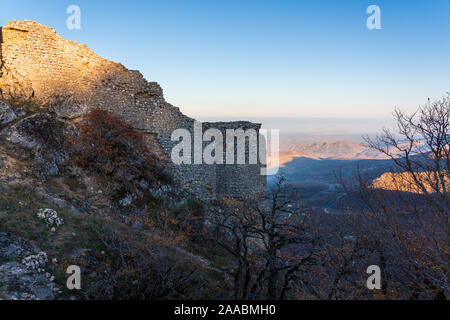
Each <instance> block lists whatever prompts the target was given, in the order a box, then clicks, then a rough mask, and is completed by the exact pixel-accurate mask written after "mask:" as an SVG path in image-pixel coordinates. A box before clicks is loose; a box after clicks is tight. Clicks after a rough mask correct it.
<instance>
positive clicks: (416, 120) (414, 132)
mask: <svg viewBox="0 0 450 320" xmlns="http://www.w3.org/2000/svg"><path fill="white" fill-rule="evenodd" d="M394 116H395V119H396V122H397V129H398V132H397V133H393V132H391V131H390V130H387V129H384V130H383V133H382V134H381V135H379V136H377V137H376V138H375V139H370V138H368V137H366V142H367V144H368V146H370V147H371V148H373V149H375V150H378V151H380V152H382V153H383V154H385V155H386V156H388V157H389V158H390V159H391V160H392V161H393V163H394V168H393V171H392V172H391V174H390V175H388V176H387V181H384V183H385V184H386V186H385V187H383V186H382V185H380V183H378V184H377V185H375V186H374V185H373V184H372V183H370V182H368V181H367V180H366V179H365V178H363V177H361V176H360V177H359V180H360V187H361V195H362V196H363V200H364V202H365V203H366V204H367V210H366V212H364V215H363V216H361V220H362V221H365V222H364V223H366V224H368V225H371V226H372V227H373V231H371V233H370V236H371V237H372V240H373V241H378V243H379V244H380V243H382V244H383V245H382V250H380V254H383V255H384V257H385V259H389V262H390V263H391V265H395V266H396V267H395V268H392V270H390V272H391V273H390V275H389V276H390V279H391V280H392V281H393V282H394V281H395V282H396V283H397V284H398V285H400V287H399V288H398V290H399V291H402V290H403V292H399V291H398V294H400V295H403V294H406V295H407V298H419V297H422V298H443V297H445V295H447V296H448V294H449V286H448V281H449V276H448V265H449V256H448V253H449V252H450V247H449V242H448V234H449V231H450V228H449V220H448V219H449V213H450V199H449V193H448V188H449V182H450V166H449V165H450V159H449V151H450V143H449V139H450V134H449V132H448V130H449V118H450V96H448V97H444V98H443V99H441V100H439V101H436V102H430V101H429V102H428V103H427V104H425V105H424V106H422V107H421V108H419V110H418V111H417V112H415V113H413V114H412V115H407V114H406V113H404V112H402V111H400V110H396V111H395V113H394ZM375 187H377V188H381V189H385V190H380V189H376V188H375ZM405 191H406V192H405ZM403 297H404V296H403Z"/></svg>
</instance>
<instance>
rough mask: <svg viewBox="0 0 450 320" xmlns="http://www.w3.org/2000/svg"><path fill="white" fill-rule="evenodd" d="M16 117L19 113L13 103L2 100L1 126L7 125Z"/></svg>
mask: <svg viewBox="0 0 450 320" xmlns="http://www.w3.org/2000/svg"><path fill="white" fill-rule="evenodd" d="M16 119H17V115H16V113H15V112H14V110H13V108H12V107H11V105H9V104H8V103H5V102H2V101H0V126H3V125H6V124H8V123H10V122H12V121H14V120H16Z"/></svg>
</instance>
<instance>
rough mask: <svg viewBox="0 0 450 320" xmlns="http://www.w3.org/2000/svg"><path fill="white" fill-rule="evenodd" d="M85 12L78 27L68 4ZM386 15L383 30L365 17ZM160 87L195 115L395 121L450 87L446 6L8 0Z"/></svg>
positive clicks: (16, 13) (8, 11)
mask: <svg viewBox="0 0 450 320" xmlns="http://www.w3.org/2000/svg"><path fill="white" fill-rule="evenodd" d="M71 4H76V5H78V6H80V8H81V30H68V29H67V28H66V19H67V17H68V14H66V8H67V7H68V6H69V5H71ZM371 4H376V5H378V6H379V7H380V8H381V24H382V29H381V30H368V29H367V27H366V19H367V17H368V14H367V13H366V9H367V7H368V6H369V5H371ZM0 8H1V9H0V24H1V25H4V24H5V23H6V22H7V21H9V20H13V19H18V20H23V19H32V20H36V21H38V22H40V23H42V24H45V25H49V26H52V27H53V28H55V29H56V31H57V32H58V33H60V34H61V35H62V36H64V37H66V38H68V39H71V40H76V41H78V42H80V43H86V44H87V45H88V46H89V47H90V48H91V49H93V50H94V51H96V52H97V53H98V54H100V55H102V56H103V57H105V58H108V59H111V60H114V61H118V62H122V63H123V64H124V65H125V66H126V67H128V68H130V69H139V70H140V71H141V72H142V73H143V74H144V76H145V77H146V78H147V80H150V81H157V82H159V83H160V84H161V85H162V87H163V88H164V90H165V95H166V99H167V100H168V101H169V102H171V103H172V104H175V105H177V106H179V107H181V110H182V111H183V112H184V113H186V114H188V115H191V116H196V117H199V116H201V117H203V118H204V117H208V116H211V117H213V116H214V117H217V116H229V117H236V118H239V117H241V118H243V117H244V118H245V117H252V118H257V117H275V116H276V117H304V116H319V117H335V116H338V117H388V116H389V115H390V113H391V112H392V109H393V108H394V107H395V106H398V107H401V108H403V109H406V110H413V109H415V108H417V107H418V105H419V104H421V103H423V102H425V101H426V99H427V98H428V97H430V98H432V99H434V98H439V97H441V96H442V95H443V94H444V93H445V92H446V91H450V1H449V0H408V1H407V0H404V1H401V0H372V1H362V0H353V1H349V0H347V1H346V0H343V1H334V0H333V1H331V0H330V1H327V0H314V1H313V0H310V1H301V0H297V1H287V0H286V1H282V0H281V1H280V0H278V1H261V0H259V1H251V0H240V1H234V0H226V1H223V0H210V1H196V0H192V1H170V0H164V1H132V0H128V1H93V0H89V1H84V0H71V1H56V0H55V1H49V0H40V1H36V0H32V1H31V0H30V1H25V0H23V1H21V0H0Z"/></svg>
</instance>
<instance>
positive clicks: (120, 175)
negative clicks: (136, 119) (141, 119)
mask: <svg viewBox="0 0 450 320" xmlns="http://www.w3.org/2000/svg"><path fill="white" fill-rule="evenodd" d="M77 129H78V132H79V134H78V135H77V136H75V137H72V138H70V139H68V141H69V143H70V150H71V157H72V160H73V161H74V162H75V163H76V164H78V165H79V166H81V167H84V168H89V169H91V170H94V171H96V172H98V173H100V174H104V175H109V176H112V177H113V178H114V179H116V180H117V181H120V182H121V183H123V184H124V186H125V187H126V189H128V190H129V191H131V190H130V189H134V190H136V189H139V190H144V189H146V188H147V187H150V186H154V185H155V184H157V183H159V182H169V180H170V179H169V177H168V175H167V174H166V173H165V171H164V165H165V163H164V162H163V161H162V160H160V159H159V158H158V157H157V156H156V155H155V154H154V153H152V152H151V150H149V149H148V147H147V146H146V145H145V142H144V139H143V135H142V133H141V132H139V131H137V130H135V129H134V128H133V127H132V126H130V125H129V124H127V123H126V122H125V121H123V120H122V119H121V118H119V117H118V116H117V115H115V114H113V113H111V112H108V111H104V110H100V109H94V110H92V111H91V112H90V113H89V114H88V115H87V116H86V118H85V120H84V121H83V122H82V123H81V124H80V125H78V127H77Z"/></svg>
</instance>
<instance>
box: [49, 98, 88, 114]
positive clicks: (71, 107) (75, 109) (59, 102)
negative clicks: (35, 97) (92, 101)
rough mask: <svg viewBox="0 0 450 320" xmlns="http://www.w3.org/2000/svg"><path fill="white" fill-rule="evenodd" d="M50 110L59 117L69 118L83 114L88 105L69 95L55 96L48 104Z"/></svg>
mask: <svg viewBox="0 0 450 320" xmlns="http://www.w3.org/2000/svg"><path fill="white" fill-rule="evenodd" d="M50 111H52V112H54V113H55V114H56V117H57V118H59V119H64V120H71V119H75V118H79V117H81V116H82V115H83V114H85V113H86V112H87V111H88V106H87V105H86V104H84V103H81V102H79V101H78V100H76V99H75V98H74V97H73V96H70V97H65V98H59V99H58V98H55V99H54V101H53V102H52V104H51V106H50Z"/></svg>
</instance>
